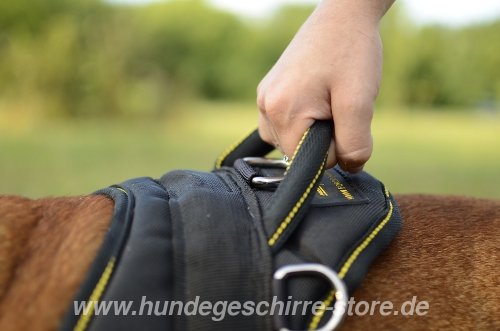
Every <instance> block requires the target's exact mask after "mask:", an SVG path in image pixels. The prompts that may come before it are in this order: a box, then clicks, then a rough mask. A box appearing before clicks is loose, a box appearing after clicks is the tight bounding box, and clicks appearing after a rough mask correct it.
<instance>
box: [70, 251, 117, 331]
mask: <svg viewBox="0 0 500 331" xmlns="http://www.w3.org/2000/svg"><path fill="white" fill-rule="evenodd" d="M114 266H115V258H114V257H111V259H110V260H109V262H108V264H107V265H106V268H105V269H104V272H103V273H102V275H101V278H99V281H98V282H97V285H96V286H95V288H94V290H93V291H92V294H91V295H90V298H89V299H88V300H87V304H88V306H87V312H86V313H82V315H81V316H80V318H79V319H78V322H77V323H76V325H75V328H74V329H73V331H84V330H85V329H86V328H87V325H88V323H89V321H90V318H91V317H92V315H93V314H94V305H95V303H96V302H97V301H99V299H100V298H101V296H102V294H103V292H104V290H105V289H106V285H107V284H108V281H109V278H110V277H111V274H112V273H113V268H114Z"/></svg>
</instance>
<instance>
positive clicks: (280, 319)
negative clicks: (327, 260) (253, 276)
mask: <svg viewBox="0 0 500 331" xmlns="http://www.w3.org/2000/svg"><path fill="white" fill-rule="evenodd" d="M296 275H320V276H322V277H324V278H326V279H327V280H328V281H329V282H330V284H331V285H332V287H333V289H335V299H336V301H335V306H334V309H333V312H332V317H331V318H330V320H329V321H328V322H327V323H326V324H325V325H324V326H323V327H322V328H319V329H316V331H333V330H335V329H337V328H338V327H339V326H340V325H341V323H342V321H343V320H344V317H345V314H346V311H347V302H348V294H347V288H346V286H345V284H344V282H343V281H342V280H341V279H340V277H339V276H338V275H337V273H336V272H335V271H333V270H332V269H330V268H328V267H326V266H324V265H322V264H317V263H304V264H295V265H288V266H284V267H281V268H279V269H278V270H276V272H275V273H274V276H273V290H274V294H275V295H276V296H277V297H278V300H283V298H286V287H285V282H284V280H285V279H287V278H290V277H291V276H296ZM274 323H275V327H276V329H278V330H280V331H291V330H290V329H288V328H287V327H286V320H285V317H284V316H280V315H274Z"/></svg>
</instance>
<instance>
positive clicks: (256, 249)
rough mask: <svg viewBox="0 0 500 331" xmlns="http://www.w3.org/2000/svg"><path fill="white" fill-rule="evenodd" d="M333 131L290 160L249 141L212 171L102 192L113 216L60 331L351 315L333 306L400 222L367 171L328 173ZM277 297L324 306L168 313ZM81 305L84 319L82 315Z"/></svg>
mask: <svg viewBox="0 0 500 331" xmlns="http://www.w3.org/2000/svg"><path fill="white" fill-rule="evenodd" d="M331 132H332V131H331V124H329V123H325V122H316V123H315V124H314V125H313V126H312V127H311V129H310V130H308V131H307V132H306V133H305V134H304V137H303V139H302V140H301V142H300V144H299V147H298V149H297V151H296V153H295V155H294V157H293V158H292V160H291V162H290V163H287V162H284V161H282V160H271V159H265V158H263V156H264V155H266V154H267V153H268V152H270V151H271V150H272V149H273V147H272V146H270V145H268V144H267V143H265V142H263V141H262V140H261V139H260V138H259V135H258V133H257V132H253V133H252V134H250V136H248V137H246V138H245V139H244V140H242V141H240V142H238V143H237V144H235V145H234V146H232V147H231V148H230V149H228V150H227V151H226V152H225V153H224V154H223V155H222V156H221V157H220V158H219V159H218V160H217V162H216V167H215V169H214V170H213V171H212V172H198V171H188V170H177V171H172V172H169V173H167V174H165V175H163V176H162V177H161V178H160V179H152V178H149V177H143V178H137V179H132V180H128V181H125V182H123V183H121V184H119V185H113V186H111V187H108V188H106V189H103V190H100V191H97V192H96V193H95V194H98V195H105V196H107V197H109V198H111V199H113V201H114V203H115V207H114V215H113V219H112V222H111V225H110V228H109V231H108V233H107V234H106V236H105V239H104V241H103V243H102V246H101V248H100V250H99V252H98V254H97V257H96V259H95V261H94V262H93V264H92V266H91V267H90V269H89V271H88V275H87V277H86V280H85V281H84V283H83V284H82V285H81V287H80V289H79V291H78V293H77V295H76V297H75V299H74V300H75V301H74V304H72V307H70V308H69V309H68V312H67V314H66V315H65V319H64V321H63V324H62V326H61V330H76V331H83V330H89V331H105V330H106V331H107V330H277V329H280V330H307V329H311V330H314V329H321V330H332V329H334V328H336V327H337V326H338V325H339V324H340V322H341V320H342V317H343V313H344V312H343V311H342V309H341V308H342V307H340V308H339V307H338V305H340V304H342V303H343V304H345V302H346V300H347V298H348V296H349V295H350V294H352V293H353V291H354V290H355V289H356V288H357V287H358V285H359V284H360V283H361V281H362V279H363V278H364V277H365V275H366V272H367V271H368V268H369V266H370V265H371V264H372V262H373V260H374V259H375V258H376V256H378V255H379V254H380V253H381V251H382V250H383V249H384V248H385V247H386V246H387V245H388V244H389V243H390V242H391V240H392V239H393V238H394V236H395V235H396V234H397V232H398V231H399V228H400V226H401V218H400V215H399V212H398V208H397V205H396V202H395V201H394V199H393V197H392V196H391V195H390V194H389V192H388V191H387V189H386V188H385V187H384V185H383V184H382V183H381V182H379V181H378V180H376V179H375V178H373V177H372V176H370V175H369V174H367V173H366V172H361V173H357V174H349V173H346V172H343V171H342V170H341V169H340V168H338V167H336V168H333V169H330V170H326V171H325V169H324V167H325V161H326V153H327V150H328V145H329V142H330V136H331ZM273 300H275V301H276V300H282V301H283V302H299V301H300V302H304V301H311V302H321V303H322V305H320V306H318V307H317V309H316V310H315V311H314V312H313V311H308V312H307V313H306V314H301V313H295V314H290V313H289V314H274V315H272V314H264V315H261V314H257V313H253V314H242V313H240V314H226V315H225V316H224V318H222V319H219V320H215V319H214V318H213V315H212V314H205V315H202V314H200V313H197V314H186V311H185V310H186V309H185V310H184V312H183V313H181V314H176V313H175V314H174V313H171V312H172V311H170V313H169V312H168V311H166V310H164V309H163V310H162V308H163V307H164V306H163V303H165V302H169V303H172V302H178V303H184V304H186V305H187V303H191V304H192V306H194V305H195V304H196V302H198V304H200V303H201V302H202V301H206V302H210V303H212V304H216V303H217V302H238V303H241V306H242V307H244V305H245V303H246V302H250V303H259V302H266V303H272V301H273ZM102 302H108V303H109V302H116V303H124V302H125V303H126V302H132V304H131V306H130V310H128V312H127V313H124V312H123V311H122V312H121V313H120V314H117V312H116V309H115V311H113V312H111V313H107V314H104V313H103V312H102V310H100V311H98V309H100V308H102V307H99V303H102ZM80 303H85V304H86V305H87V306H86V307H87V308H88V309H87V311H86V313H79V314H78V313H76V311H75V308H74V307H75V306H76V305H77V304H80ZM158 303H162V305H160V304H158ZM335 304H337V305H335ZM249 305H250V304H249ZM334 305H335V309H332V307H333V306H334ZM266 306H267V305H266ZM186 307H187V306H186ZM186 307H185V308H186ZM198 308H199V307H198ZM175 311H176V312H177V310H175Z"/></svg>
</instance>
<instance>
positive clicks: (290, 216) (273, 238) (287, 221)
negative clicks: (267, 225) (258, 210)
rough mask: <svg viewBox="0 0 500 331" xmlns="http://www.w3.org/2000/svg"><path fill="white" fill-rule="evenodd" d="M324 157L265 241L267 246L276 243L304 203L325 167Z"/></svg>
mask: <svg viewBox="0 0 500 331" xmlns="http://www.w3.org/2000/svg"><path fill="white" fill-rule="evenodd" d="M326 157H327V156H325V158H324V159H323V162H322V163H321V166H320V167H319V170H318V172H317V173H316V176H314V178H313V180H312V181H311V183H310V184H309V186H308V187H307V189H306V190H305V192H304V194H302V196H301V197H300V199H299V200H298V201H297V203H296V204H295V206H293V208H292V210H290V212H289V213H288V215H287V216H286V217H285V219H284V220H283V221H282V222H281V224H280V226H278V228H277V229H276V231H275V232H274V234H273V235H272V236H271V238H269V240H268V241H267V244H268V245H269V246H273V245H274V244H275V243H276V241H277V240H278V239H279V237H280V236H281V234H282V233H283V231H285V229H286V228H287V227H288V225H289V224H290V222H291V221H292V219H293V218H294V217H295V214H297V212H298V211H299V208H300V206H302V204H303V203H304V201H305V200H306V198H307V197H308V195H309V193H310V192H311V190H312V188H313V186H314V184H315V183H316V182H317V180H318V178H319V176H320V175H321V173H322V171H323V168H324V167H325V163H326Z"/></svg>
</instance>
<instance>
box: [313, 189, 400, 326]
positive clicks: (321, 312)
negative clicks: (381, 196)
mask: <svg viewBox="0 0 500 331" xmlns="http://www.w3.org/2000/svg"><path fill="white" fill-rule="evenodd" d="M385 196H386V197H389V191H387V189H385ZM393 210H394V207H393V205H392V201H391V200H389V211H388V212H387V215H386V216H385V218H384V219H383V220H382V222H380V224H379V225H377V227H376V228H375V229H373V231H372V232H371V233H370V234H369V235H368V237H366V238H365V240H363V242H362V243H361V244H360V245H359V246H358V247H356V249H355V250H354V252H352V254H351V255H350V256H349V258H348V259H347V261H346V262H345V263H344V265H343V266H342V268H341V269H340V272H339V277H340V278H341V279H343V278H344V277H345V276H346V274H347V272H349V269H350V268H351V266H352V264H353V263H354V261H355V260H356V259H357V258H358V256H359V254H361V252H362V251H363V250H364V249H365V248H366V247H367V246H368V245H369V244H370V242H371V241H372V240H373V239H374V238H375V237H376V236H377V235H378V233H379V232H380V231H381V230H382V229H383V228H384V226H385V225H386V224H387V222H389V220H390V218H391V216H392V212H393ZM334 297H335V290H333V291H331V292H330V293H329V295H328V297H327V298H326V299H325V300H324V301H323V303H322V304H321V306H320V307H319V308H318V310H317V312H316V313H315V314H314V317H313V319H312V321H311V323H310V324H309V330H315V329H316V328H317V327H318V325H319V322H320V321H321V319H322V318H323V316H324V315H325V311H326V307H329V306H330V305H331V304H332V301H333V298H334Z"/></svg>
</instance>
